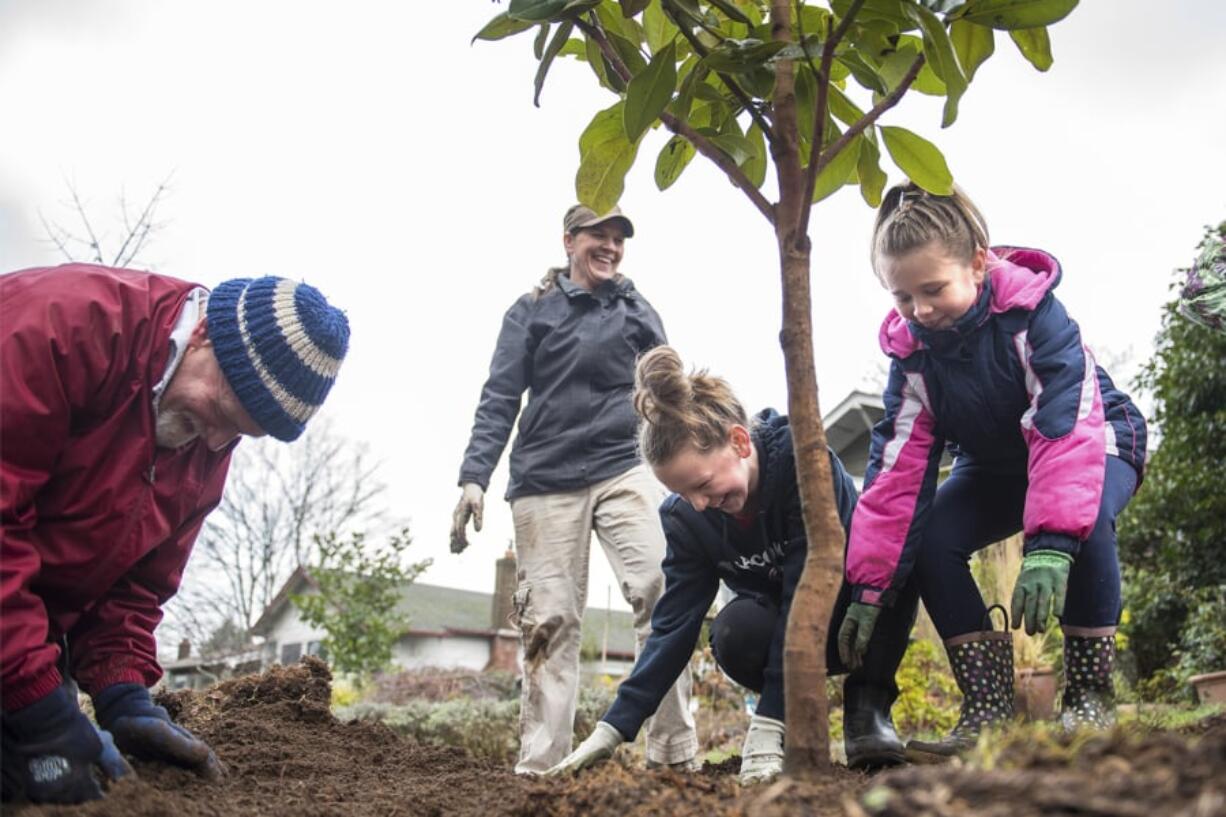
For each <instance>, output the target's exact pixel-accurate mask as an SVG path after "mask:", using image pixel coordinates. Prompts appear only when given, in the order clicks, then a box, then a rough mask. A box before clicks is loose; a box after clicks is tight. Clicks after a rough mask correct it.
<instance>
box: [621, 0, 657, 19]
mask: <svg viewBox="0 0 1226 817" xmlns="http://www.w3.org/2000/svg"><path fill="white" fill-rule="evenodd" d="M618 2H619V3H621V7H622V16H623V17H633V16H634V15H636V14H638V13H639V12H640V11H643V10H644V9H646V8H647V7H648V6H650V5H651V0H618Z"/></svg>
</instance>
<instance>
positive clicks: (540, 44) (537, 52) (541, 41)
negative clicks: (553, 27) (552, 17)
mask: <svg viewBox="0 0 1226 817" xmlns="http://www.w3.org/2000/svg"><path fill="white" fill-rule="evenodd" d="M547 42H549V23H541V27H540V30H539V31H537V32H536V39H535V40H533V41H532V55H533V56H534V57H536V58H537V60H540V58H541V57H543V56H545V43H547Z"/></svg>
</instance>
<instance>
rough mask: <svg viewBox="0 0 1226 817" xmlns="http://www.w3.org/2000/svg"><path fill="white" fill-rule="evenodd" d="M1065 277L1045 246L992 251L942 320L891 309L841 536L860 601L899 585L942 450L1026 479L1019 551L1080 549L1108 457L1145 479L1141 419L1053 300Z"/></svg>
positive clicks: (879, 598)
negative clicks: (937, 323) (886, 364)
mask: <svg viewBox="0 0 1226 817" xmlns="http://www.w3.org/2000/svg"><path fill="white" fill-rule="evenodd" d="M1060 275H1061V272H1060V265H1059V263H1058V262H1057V261H1056V259H1055V258H1053V257H1052V256H1050V255H1048V254H1047V253H1045V252H1042V251H1039V250H1030V249H1019V248H1011V247H1004V248H1000V247H998V248H996V249H995V250H994V251H993V252H992V253H990V254H989V261H988V275H987V276H986V277H985V280H984V285H983V287H982V289H981V291H980V293H979V298H978V299H977V300H976V302H975V305H974V306H973V307H971V309H970V311H969V312H967V314H966V315H964V316H963V317H961V318H959V319H958V321H957V323H955V324H954V326H952V327H951V328H949V329H943V330H940V331H932V330H928V329H925V328H924V327H922V326H920V325H919V324H917V323H914V322H909V321H907V320H906V319H904V318H903V317H902V316H900V315H899V314H898V313H897V312H896V311H891V312H890V315H889V316H888V317H886V319H885V322H884V323H883V324H882V326H881V333H880V340H881V348H882V349H883V350H884V351H885V353H886V354H887V355H888V356H889V357H891V358H892V359H893V360H892V363H891V366H890V377H889V382H888V384H887V386H886V391H885V395H884V402H885V411H886V413H885V417H884V418H883V419H882V420H881V422H879V423H878V424H877V425H876V426H875V427H874V429H873V438H872V448H871V452H870V455H869V466H868V470H867V473H866V474H865V477H864V490H863V494H862V496H861V498H860V503H859V505H858V506H857V507H856V512H855V517H854V518H853V520H852V525H851V533H850V539H849V542H848V555H847V579H848V582H849V583H851V584H852V585H853V587H854V598H855V600H857V601H863V602H866V603H870V604H890V603H891V602H892V601H893V597H894V595H895V593H896V592H897V591H898V590H899V589H900V588H902V586H903V585H904V584H905V583H906V580H907V577H908V575H909V574H910V571H911V566H912V564H913V563H914V561H915V552H916V548H918V546H919V543H920V540H921V539H922V537H923V531H924V523H925V520H926V517H927V513H928V509H929V507H930V505H931V503H932V498H933V494H934V493H935V490H936V484H937V473H938V469H939V467H940V462H941V456H942V454H943V453H944V451H945V448H946V445H949V446H950V448H951V452H952V453H953V454H954V455H955V456H957V457H958V458H959V459H964V460H965V459H969V460H970V461H973V462H974V463H975V464H976V465H978V466H980V467H986V468H989V469H999V470H1001V471H1002V472H1005V473H1025V474H1026V475H1027V476H1028V479H1029V487H1028V489H1027V493H1026V506H1025V509H1024V511H1023V516H1022V519H1023V531H1024V533H1025V552H1027V553H1029V552H1031V551H1034V550H1058V551H1062V552H1064V553H1068V554H1069V555H1071V556H1073V557H1076V555H1077V552H1078V549H1079V548H1080V545H1081V542H1082V541H1084V540H1085V539H1086V538H1087V537H1088V536H1089V534H1090V531H1091V530H1092V529H1093V528H1094V523H1095V520H1096V519H1097V517H1098V509H1099V504H1100V501H1101V497H1102V489H1103V478H1104V473H1105V467H1106V457H1107V456H1114V457H1119V458H1120V459H1123V460H1125V461H1126V462H1128V463H1130V464H1131V465H1132V466H1133V467H1134V468H1136V470H1137V474H1138V476H1139V475H1140V474H1141V472H1142V469H1143V467H1144V463H1145V420H1144V418H1143V417H1142V416H1141V413H1140V412H1139V411H1138V410H1137V408H1136V406H1134V405H1133V403H1132V401H1131V400H1130V399H1129V397H1128V395H1126V394H1124V393H1123V392H1121V391H1120V390H1118V389H1117V388H1116V387H1115V385H1114V384H1113V383H1112V382H1111V378H1110V377H1108V375H1107V373H1106V372H1105V371H1103V370H1102V368H1101V367H1099V366H1097V365H1096V364H1095V362H1094V358H1093V356H1092V355H1091V354H1090V351H1089V349H1087V348H1086V347H1085V346H1084V345H1083V344H1082V341H1081V332H1080V331H1079V329H1078V327H1077V324H1076V323H1075V322H1074V321H1073V320H1072V319H1071V318H1069V316H1068V313H1066V312H1065V311H1064V307H1063V306H1062V305H1061V303H1060V302H1059V301H1058V300H1056V297H1055V296H1054V295H1053V294H1052V290H1053V289H1054V288H1055V287H1056V285H1057V284H1058V283H1059V281H1060Z"/></svg>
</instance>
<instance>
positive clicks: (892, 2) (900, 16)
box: [830, 0, 915, 33]
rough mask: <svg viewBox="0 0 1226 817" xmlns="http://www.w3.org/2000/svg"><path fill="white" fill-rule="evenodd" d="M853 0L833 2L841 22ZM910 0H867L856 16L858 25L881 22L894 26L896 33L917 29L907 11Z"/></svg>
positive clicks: (833, 0) (833, 7) (836, 0)
mask: <svg viewBox="0 0 1226 817" xmlns="http://www.w3.org/2000/svg"><path fill="white" fill-rule="evenodd" d="M851 2H852V0H831V3H830V7H831V8H832V9H834V13H835V14H836V15H837V16H838V18H839V19H840V20H841V19H843V18H844V17H846V16H847V10H848V9H849V8H850V7H851ZM909 5H911V3H910V2H908V0H865V2H864V5H863V6H861V7H860V11H859V12H858V13H857V14H856V23H857V24H859V23H867V22H872V21H881V22H886V23H889V24H890V25H892V26H894V33H898V32H900V31H910V30H911V29H913V28H915V20H914V19H913V18H911V17H910V16H909V15H908V14H907V11H906V7H907V6H909Z"/></svg>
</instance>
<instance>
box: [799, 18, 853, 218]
mask: <svg viewBox="0 0 1226 817" xmlns="http://www.w3.org/2000/svg"><path fill="white" fill-rule="evenodd" d="M863 5H864V0H852V3H851V5H850V6H849V7H848V8H847V13H846V14H844V15H843V19H842V20H840V21H839V25H838V27H837V28H835V30H834V31H833V32H832V33H831V35H830V38H829V39H828V40H826V42H825V43H823V45H822V65H821V73H819V74H818V76H817V104H816V105H814V106H813V138H812V139H811V140H810V142H809V166H808V168H807V169H806V171H805V198H804V201H802V202H801V203H800V220H799V222H797V225H796V226H797V229H798V230H799V231H800V232H806V231H807V230H808V227H809V211H810V209H811V208H812V207H813V190H814V188H815V187H816V186H817V168H818V157H819V156H820V155H821V153H822V147H823V146H822V143H823V142H825V141H826V108H827V107H828V104H829V98H828V97H829V95H830V66H831V64H832V63H833V62H834V52H835V49H836V48H837V47H838V45H839V42H840V41H841V40H842V39H843V37H844V36H845V35H846V34H847V30H848V29H849V28H851V24H852V21H853V20H855V17H856V15H857V14H858V13H859V12H860V7H861V6H863ZM800 45H801V48H802V49H803V50H804V51H805V54H806V56H807V55H808V48H807V47H806V46H805V44H804V40H803V39H802V40H801V43H800Z"/></svg>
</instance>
